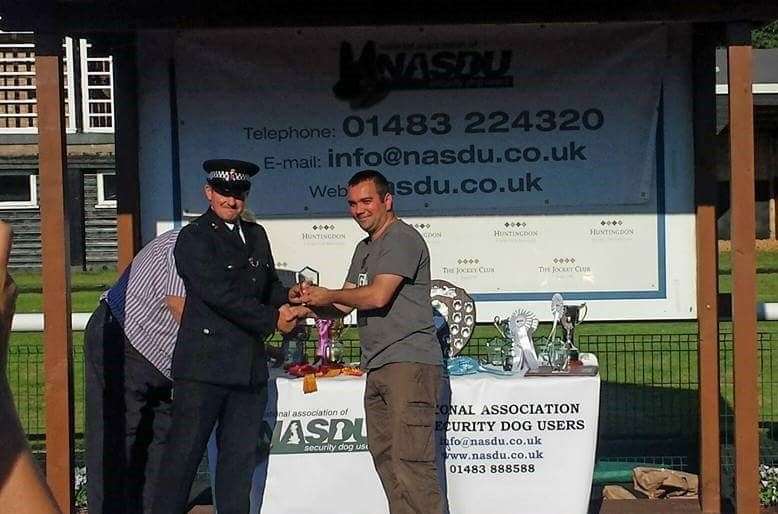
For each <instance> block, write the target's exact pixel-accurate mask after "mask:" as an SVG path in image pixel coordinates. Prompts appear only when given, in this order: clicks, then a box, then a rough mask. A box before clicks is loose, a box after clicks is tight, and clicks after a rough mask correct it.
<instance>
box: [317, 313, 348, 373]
mask: <svg viewBox="0 0 778 514" xmlns="http://www.w3.org/2000/svg"><path fill="white" fill-rule="evenodd" d="M315 325H316V328H317V330H318V332H319V342H318V344H317V345H316V361H317V362H318V363H319V364H331V363H337V362H340V360H341V357H342V356H343V343H341V336H342V334H343V332H344V330H345V324H344V323H343V320H331V319H317V320H316V322H315Z"/></svg>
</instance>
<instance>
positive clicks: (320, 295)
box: [302, 286, 334, 307]
mask: <svg viewBox="0 0 778 514" xmlns="http://www.w3.org/2000/svg"><path fill="white" fill-rule="evenodd" d="M302 299H303V304H305V305H312V306H314V307H324V306H326V305H330V304H332V303H333V300H334V295H333V292H332V291H331V290H329V289H327V288H326V287H318V286H309V287H306V288H305V290H304V291H303V293H302Z"/></svg>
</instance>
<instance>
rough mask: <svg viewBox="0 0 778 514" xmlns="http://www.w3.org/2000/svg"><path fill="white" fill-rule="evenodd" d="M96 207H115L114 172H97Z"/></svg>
mask: <svg viewBox="0 0 778 514" xmlns="http://www.w3.org/2000/svg"><path fill="white" fill-rule="evenodd" d="M96 207H99V208H107V207H114V208H115V207H116V175H115V174H114V173H98V174H97V205H96Z"/></svg>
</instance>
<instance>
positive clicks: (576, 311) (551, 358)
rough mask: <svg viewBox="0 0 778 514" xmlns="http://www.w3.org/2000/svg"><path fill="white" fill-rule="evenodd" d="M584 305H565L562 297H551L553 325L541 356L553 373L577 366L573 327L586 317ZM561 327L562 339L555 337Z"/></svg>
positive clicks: (556, 294)
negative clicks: (559, 326) (557, 329)
mask: <svg viewBox="0 0 778 514" xmlns="http://www.w3.org/2000/svg"><path fill="white" fill-rule="evenodd" d="M586 312H587V307H586V304H585V303H583V304H580V305H565V302H564V299H563V298H562V295H561V294H559V293H555V294H554V295H553V296H552V297H551V314H552V316H553V320H554V324H553V326H552V328H551V332H550V333H549V335H548V338H547V340H546V347H545V349H544V351H543V353H542V354H541V360H542V361H543V362H544V364H546V365H548V366H551V368H552V369H553V370H554V371H560V370H563V369H565V368H567V367H568V366H569V365H573V366H575V365H579V364H580V360H579V359H578V348H577V347H576V346H575V327H576V326H577V325H578V324H580V323H581V322H582V321H583V319H584V318H585V317H586ZM558 325H561V326H562V330H563V331H564V339H561V338H558V337H556V328H557V326H558Z"/></svg>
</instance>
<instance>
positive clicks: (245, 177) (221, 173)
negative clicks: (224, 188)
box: [208, 169, 251, 182]
mask: <svg viewBox="0 0 778 514" xmlns="http://www.w3.org/2000/svg"><path fill="white" fill-rule="evenodd" d="M211 179H221V180H224V181H226V182H236V181H244V182H248V181H249V180H251V175H249V174H248V173H241V172H240V171H236V170H234V169H230V170H215V171H211V172H209V173H208V180H211Z"/></svg>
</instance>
